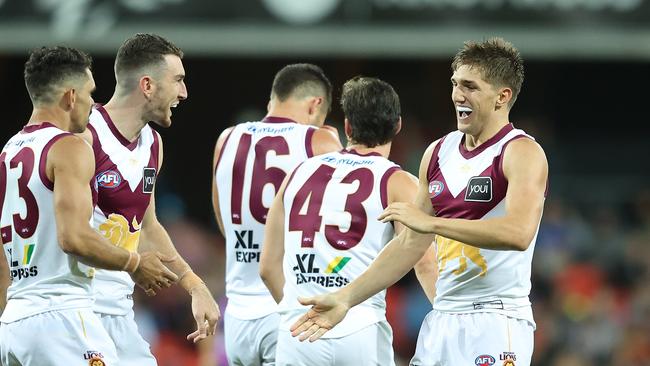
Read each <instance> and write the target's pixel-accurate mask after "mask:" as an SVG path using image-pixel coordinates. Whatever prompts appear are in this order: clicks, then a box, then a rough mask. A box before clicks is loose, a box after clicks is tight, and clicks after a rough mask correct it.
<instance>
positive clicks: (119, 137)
mask: <svg viewBox="0 0 650 366" xmlns="http://www.w3.org/2000/svg"><path fill="white" fill-rule="evenodd" d="M95 109H97V110H98V111H99V113H100V114H101V115H102V117H103V118H104V121H106V125H107V126H108V129H109V130H111V132H112V133H113V136H115V138H116V139H117V141H119V142H120V143H121V144H122V145H124V147H126V148H127V149H129V150H131V151H133V150H134V149H135V148H136V147H137V146H138V140H139V139H136V140H135V141H133V142H131V141H129V140H128V139H127V138H126V137H124V136H123V135H122V134H121V133H120V131H119V130H118V129H117V127H116V126H115V123H114V122H113V119H112V118H111V116H109V115H108V112H107V111H106V109H104V106H102V105H101V104H95Z"/></svg>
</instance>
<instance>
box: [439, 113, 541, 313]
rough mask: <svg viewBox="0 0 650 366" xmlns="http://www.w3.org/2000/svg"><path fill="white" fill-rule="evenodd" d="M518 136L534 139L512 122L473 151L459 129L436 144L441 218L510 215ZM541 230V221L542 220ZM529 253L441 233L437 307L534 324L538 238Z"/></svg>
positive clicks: (444, 309)
mask: <svg viewBox="0 0 650 366" xmlns="http://www.w3.org/2000/svg"><path fill="white" fill-rule="evenodd" d="M517 138H531V139H532V137H530V136H528V135H526V134H525V133H524V132H523V131H522V130H518V129H515V128H514V127H513V126H512V124H508V125H506V126H505V127H503V128H502V129H501V130H500V131H499V132H498V133H497V134H496V135H495V136H494V137H492V138H491V139H489V140H488V141H486V142H485V143H483V144H482V145H480V146H479V147H478V148H476V149H475V150H472V151H468V150H466V149H465V147H464V144H463V141H464V140H463V139H464V134H463V133H462V132H460V131H454V132H451V133H450V134H448V135H446V136H445V137H443V138H442V139H441V140H440V142H439V143H438V145H437V146H436V147H435V148H434V151H433V154H432V157H431V161H430V163H429V168H428V173H427V177H428V180H429V197H430V199H431V203H432V206H433V209H434V210H435V212H436V216H438V217H446V218H462V219H469V220H481V219H487V218H492V217H499V216H503V215H505V195H506V190H507V188H508V181H507V180H506V178H505V176H504V174H503V170H502V164H503V151H504V149H505V147H506V145H507V144H508V143H509V142H510V141H512V140H514V139H517ZM538 229H539V224H538ZM536 238H537V233H535V236H534V237H533V240H532V242H531V244H530V246H529V247H528V249H526V250H525V251H523V252H519V251H513V250H488V249H479V248H476V247H473V246H470V245H467V244H466V243H461V242H458V241H455V240H451V239H448V238H445V237H442V236H439V235H438V236H436V240H435V242H436V250H437V257H438V270H439V274H438V282H437V283H436V297H435V301H434V306H433V307H434V309H437V310H440V311H444V312H475V311H482V312H499V313H503V314H506V315H508V316H512V317H515V318H519V319H525V320H528V321H530V322H531V323H532V324H534V321H533V317H532V310H531V306H530V300H529V299H528V295H529V293H530V288H531V285H530V273H531V263H532V258H533V251H534V249H535V240H536Z"/></svg>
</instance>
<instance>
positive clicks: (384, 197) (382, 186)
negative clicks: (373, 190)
mask: <svg viewBox="0 0 650 366" xmlns="http://www.w3.org/2000/svg"><path fill="white" fill-rule="evenodd" d="M398 170H402V169H400V167H397V166H393V167H390V168H388V169H387V170H386V171H385V172H384V175H383V176H382V177H381V181H380V182H379V195H380V196H381V206H382V207H383V208H384V209H386V207H387V206H388V179H389V178H390V177H391V176H392V175H393V173H395V172H397V171H398Z"/></svg>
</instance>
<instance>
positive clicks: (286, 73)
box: [212, 64, 341, 365]
mask: <svg viewBox="0 0 650 366" xmlns="http://www.w3.org/2000/svg"><path fill="white" fill-rule="evenodd" d="M330 101H331V85H330V83H329V80H327V78H326V77H325V75H324V74H323V72H322V70H320V68H318V67H317V66H314V65H309V64H296V65H288V66H286V67H285V68H283V69H282V70H280V71H279V72H278V73H277V75H276V77H275V80H274V83H273V89H272V93H271V101H270V102H269V111H268V114H267V116H266V117H265V118H264V119H263V120H261V121H258V122H245V123H241V124H238V125H236V126H234V127H231V128H229V129H226V130H225V131H224V132H223V133H222V134H221V136H220V137H219V140H218V141H217V146H216V148H215V169H214V170H215V175H214V185H213V196H212V197H213V206H214V210H215V213H216V217H217V222H218V223H219V227H220V229H221V231H222V233H223V234H224V237H225V238H226V295H227V297H228V306H227V307H226V312H225V316H224V326H225V341H226V353H227V356H228V360H229V362H230V364H231V365H268V364H274V362H275V338H276V332H277V326H278V317H277V314H275V310H276V304H275V301H274V300H273V298H272V297H271V295H270V294H269V291H268V290H267V289H266V287H265V286H264V283H263V282H262V281H261V279H260V277H259V260H260V251H261V249H262V241H263V239H264V238H263V234H264V225H265V223H266V214H267V211H268V208H269V207H270V205H271V202H272V201H273V198H274V197H275V194H276V192H277V190H278V189H279V188H280V185H281V184H282V181H283V180H284V178H285V177H286V176H287V174H288V173H289V172H291V171H292V170H293V169H294V168H295V167H296V166H297V165H298V164H300V163H301V162H303V161H304V160H306V159H307V158H309V157H311V156H313V155H318V154H322V153H325V152H330V151H335V150H338V149H340V148H341V144H340V142H339V140H338V137H337V136H336V134H334V133H332V131H331V130H330V129H328V128H318V126H323V123H324V121H325V116H326V115H327V112H328V111H329V105H330Z"/></svg>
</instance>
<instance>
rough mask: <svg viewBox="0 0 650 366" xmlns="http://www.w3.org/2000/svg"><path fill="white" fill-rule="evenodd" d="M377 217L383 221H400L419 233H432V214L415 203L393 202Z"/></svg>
mask: <svg viewBox="0 0 650 366" xmlns="http://www.w3.org/2000/svg"><path fill="white" fill-rule="evenodd" d="M377 219H378V220H379V221H381V222H389V221H398V222H400V223H402V224H404V225H405V226H407V227H409V228H410V229H411V230H413V231H417V232H418V233H426V234H430V233H432V231H431V216H429V215H428V214H427V213H426V212H423V211H422V210H420V209H419V208H418V207H417V206H415V205H414V204H413V203H408V202H393V203H391V204H390V205H388V207H386V209H385V210H384V212H382V213H381V215H379V217H378V218H377Z"/></svg>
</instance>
